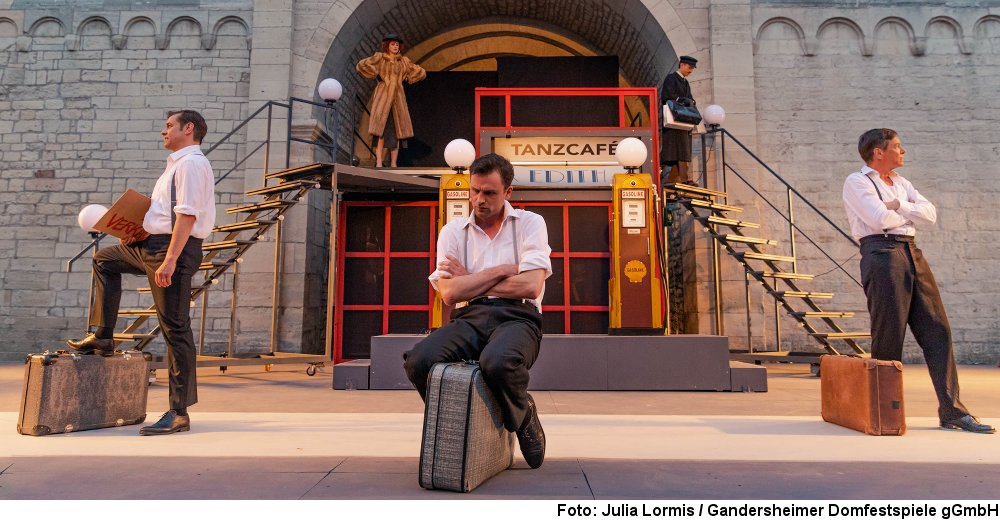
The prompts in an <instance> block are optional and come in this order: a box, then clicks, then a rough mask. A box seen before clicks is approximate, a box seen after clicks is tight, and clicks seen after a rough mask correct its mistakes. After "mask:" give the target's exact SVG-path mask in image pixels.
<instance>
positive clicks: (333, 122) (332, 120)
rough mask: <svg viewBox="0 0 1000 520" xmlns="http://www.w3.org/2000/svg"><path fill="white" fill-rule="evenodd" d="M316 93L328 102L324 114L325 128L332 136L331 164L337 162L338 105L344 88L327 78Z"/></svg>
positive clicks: (320, 83)
mask: <svg viewBox="0 0 1000 520" xmlns="http://www.w3.org/2000/svg"><path fill="white" fill-rule="evenodd" d="M316 93H317V94H319V97H320V98H321V99H322V100H323V101H325V102H326V107H327V110H326V112H325V113H324V119H325V121H324V126H326V131H327V133H328V134H329V135H330V146H329V149H330V162H331V163H335V162H337V110H336V107H335V105H336V103H337V101H338V100H340V96H342V95H343V94H344V87H343V85H341V84H340V82H339V81H337V80H335V79H333V78H326V79H324V80H323V81H321V82H319V86H318V87H316Z"/></svg>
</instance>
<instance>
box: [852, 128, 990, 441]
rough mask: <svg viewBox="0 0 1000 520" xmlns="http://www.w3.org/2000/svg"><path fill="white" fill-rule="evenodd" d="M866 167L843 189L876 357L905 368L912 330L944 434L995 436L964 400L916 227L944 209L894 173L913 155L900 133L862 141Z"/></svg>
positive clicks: (881, 131) (883, 132)
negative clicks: (905, 349)
mask: <svg viewBox="0 0 1000 520" xmlns="http://www.w3.org/2000/svg"><path fill="white" fill-rule="evenodd" d="M858 152H859V153H860V154H861V159H862V160H864V161H865V163H866V165H865V166H863V167H862V168H861V171H859V172H855V173H852V174H851V175H849V176H848V177H847V180H846V181H845V182H844V208H845V209H846V210H847V218H848V220H849V221H850V223H851V234H853V235H854V238H856V239H858V240H859V241H860V242H861V281H862V284H863V285H864V289H865V296H866V297H867V298H868V313H869V314H870V315H871V320H872V323H871V325H872V357H874V358H876V359H882V360H890V361H901V360H902V357H903V339H904V338H905V335H906V325H907V324H909V325H910V330H911V331H912V332H913V336H914V337H915V338H916V340H917V344H918V345H920V348H921V349H922V350H923V351H924V359H925V360H926V361H927V370H928V371H929V372H930V375H931V382H932V383H933V384H934V391H935V393H936V394H937V399H938V418H939V419H940V424H941V427H942V428H946V429H953V430H966V431H970V432H974V433H995V432H996V430H995V429H994V428H993V427H992V426H990V425H987V424H982V423H980V422H979V420H978V419H976V418H975V417H973V416H972V415H970V414H969V410H967V409H966V408H965V406H964V405H963V404H962V402H961V401H959V399H958V371H957V370H956V369H955V355H954V352H953V351H952V347H951V327H950V326H949V325H948V317H947V316H946V315H945V312H944V304H943V303H942V302H941V295H940V293H939V292H938V287H937V282H935V281H934V275H933V274H932V273H931V268H930V266H929V265H927V261H926V260H924V255H923V252H922V251H921V250H920V249H918V248H917V246H916V243H914V241H913V237H914V235H915V234H916V227H915V224H934V223H935V221H937V210H936V209H935V208H934V205H933V204H931V203H930V201H928V200H927V199H925V198H924V197H923V196H922V195H921V194H920V193H919V192H917V189H916V188H914V187H913V184H910V181H908V180H906V179H904V178H903V177H902V176H900V175H899V174H898V173H896V171H895V169H896V168H899V167H901V166H903V164H904V160H903V156H904V155H905V154H906V150H905V149H903V144H902V143H901V142H900V140H899V136H898V135H897V134H896V132H895V131H893V130H890V129H888V128H875V129H872V130H869V131H867V132H865V133H864V134H862V135H861V138H860V139H859V140H858Z"/></svg>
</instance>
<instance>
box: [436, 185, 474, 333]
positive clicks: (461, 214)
mask: <svg viewBox="0 0 1000 520" xmlns="http://www.w3.org/2000/svg"><path fill="white" fill-rule="evenodd" d="M469 204H470V203H469V176H468V175H465V174H463V173H453V174H449V175H442V176H441V185H440V188H439V191H438V228H437V229H438V232H439V233H440V231H441V228H443V227H444V226H445V224H447V223H449V222H451V221H453V220H462V219H467V218H469V207H470V206H469ZM445 313H451V307H450V306H448V305H445V304H444V301H443V300H442V299H441V295H440V294H438V293H437V292H435V293H434V309H433V311H432V316H431V324H432V327H433V328H438V327H440V326H441V325H442V323H444V316H445Z"/></svg>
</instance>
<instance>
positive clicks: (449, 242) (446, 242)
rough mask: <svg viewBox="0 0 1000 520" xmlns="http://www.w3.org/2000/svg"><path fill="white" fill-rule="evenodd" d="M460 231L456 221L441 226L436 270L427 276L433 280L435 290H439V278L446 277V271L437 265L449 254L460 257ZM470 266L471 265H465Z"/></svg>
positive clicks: (432, 285)
mask: <svg viewBox="0 0 1000 520" xmlns="http://www.w3.org/2000/svg"><path fill="white" fill-rule="evenodd" d="M459 231H461V228H460V227H458V226H457V224H455V223H450V224H447V225H445V226H444V227H443V228H441V233H439V234H438V242H437V261H436V262H435V263H434V267H435V269H434V272H432V273H431V274H430V276H428V277H427V280H429V281H430V282H431V287H434V290H435V291H437V290H438V280H440V279H441V278H444V277H445V274H446V273H445V272H444V271H442V270H440V269H437V266H439V265H441V262H442V261H444V260H447V258H448V255H451V256H454V257H455V258H459V254H458V249H459V246H460V245H461V244H459V239H458V236H459ZM465 267H466V268H468V267H469V266H465Z"/></svg>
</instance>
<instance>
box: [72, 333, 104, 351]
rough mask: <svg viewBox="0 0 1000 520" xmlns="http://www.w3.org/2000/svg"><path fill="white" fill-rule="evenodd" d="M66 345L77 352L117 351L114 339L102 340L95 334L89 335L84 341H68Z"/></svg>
mask: <svg viewBox="0 0 1000 520" xmlns="http://www.w3.org/2000/svg"><path fill="white" fill-rule="evenodd" d="M66 344H67V345H69V348H71V349H73V350H76V351H77V352H91V351H94V350H99V351H101V352H105V353H110V352H114V351H115V341H114V340H113V339H101V338H98V337H97V336H95V335H94V334H93V333H90V334H87V337H85V338H83V339H76V340H73V339H71V340H68V341H67V342H66Z"/></svg>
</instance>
